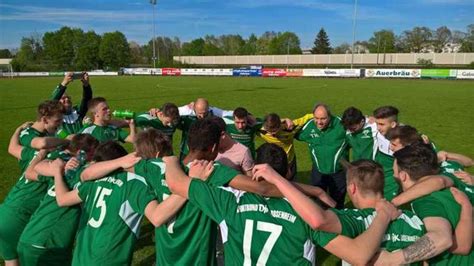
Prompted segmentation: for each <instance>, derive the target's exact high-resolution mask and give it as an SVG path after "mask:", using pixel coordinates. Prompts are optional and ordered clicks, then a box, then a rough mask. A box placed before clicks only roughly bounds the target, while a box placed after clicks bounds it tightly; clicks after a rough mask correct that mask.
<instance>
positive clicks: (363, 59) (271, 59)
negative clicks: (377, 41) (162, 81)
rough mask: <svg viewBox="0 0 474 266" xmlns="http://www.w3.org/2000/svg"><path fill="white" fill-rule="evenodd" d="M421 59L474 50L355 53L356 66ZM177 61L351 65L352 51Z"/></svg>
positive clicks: (469, 58) (451, 60)
mask: <svg viewBox="0 0 474 266" xmlns="http://www.w3.org/2000/svg"><path fill="white" fill-rule="evenodd" d="M419 59H425V60H431V61H432V62H433V64H435V65H467V64H470V63H471V62H474V53H443V54H441V53H429V54H422V53H411V54H383V53H380V54H354V65H364V66H368V65H387V66H391V65H392V66H396V65H403V66H407V65H417V64H418V60H419ZM173 60H175V61H178V62H181V63H183V64H194V65H209V66H211V65H219V66H224V65H292V66H295V65H350V64H351V61H352V55H351V54H329V55H322V54H317V55H316V54H310V55H239V56H174V57H173Z"/></svg>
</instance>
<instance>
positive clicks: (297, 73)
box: [286, 69, 303, 77]
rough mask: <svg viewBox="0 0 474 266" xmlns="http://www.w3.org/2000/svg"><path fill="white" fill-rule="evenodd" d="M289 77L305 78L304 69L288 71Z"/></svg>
mask: <svg viewBox="0 0 474 266" xmlns="http://www.w3.org/2000/svg"><path fill="white" fill-rule="evenodd" d="M286 76H287V77H302V76H303V69H288V70H287V71H286Z"/></svg>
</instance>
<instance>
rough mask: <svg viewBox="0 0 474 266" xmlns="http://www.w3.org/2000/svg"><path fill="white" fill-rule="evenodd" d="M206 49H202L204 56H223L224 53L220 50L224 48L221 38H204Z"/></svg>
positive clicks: (207, 36) (212, 36) (209, 36)
mask: <svg viewBox="0 0 474 266" xmlns="http://www.w3.org/2000/svg"><path fill="white" fill-rule="evenodd" d="M204 42H205V43H204V47H203V48H202V53H203V55H223V54H224V51H223V50H222V49H221V48H220V47H221V46H222V44H221V41H220V39H219V38H216V37H215V36H214V35H206V36H205V37H204Z"/></svg>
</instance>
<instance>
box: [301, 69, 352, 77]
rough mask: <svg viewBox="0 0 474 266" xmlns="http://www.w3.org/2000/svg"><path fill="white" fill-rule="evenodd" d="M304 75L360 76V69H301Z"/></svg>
mask: <svg viewBox="0 0 474 266" xmlns="http://www.w3.org/2000/svg"><path fill="white" fill-rule="evenodd" d="M303 76H304V77H360V69H303Z"/></svg>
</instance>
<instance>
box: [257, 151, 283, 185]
mask: <svg viewBox="0 0 474 266" xmlns="http://www.w3.org/2000/svg"><path fill="white" fill-rule="evenodd" d="M256 152H257V158H256V159H255V163H256V164H261V163H267V164H269V165H270V166H271V167H272V168H273V169H275V171H277V173H279V174H280V175H281V176H283V177H286V174H287V173H288V158H287V156H286V153H285V151H284V150H283V148H281V147H280V146H278V145H276V144H273V143H265V144H262V145H261V146H260V147H258V149H257V151H256Z"/></svg>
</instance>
